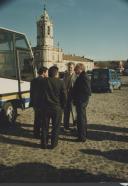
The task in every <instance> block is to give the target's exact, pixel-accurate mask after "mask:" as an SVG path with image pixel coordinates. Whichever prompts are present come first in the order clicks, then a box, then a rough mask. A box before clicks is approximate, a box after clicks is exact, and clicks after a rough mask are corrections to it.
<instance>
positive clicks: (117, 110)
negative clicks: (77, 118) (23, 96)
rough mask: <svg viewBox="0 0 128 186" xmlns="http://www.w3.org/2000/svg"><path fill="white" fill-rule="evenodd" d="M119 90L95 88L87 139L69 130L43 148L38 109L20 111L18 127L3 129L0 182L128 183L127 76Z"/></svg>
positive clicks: (88, 110) (89, 113) (0, 153)
mask: <svg viewBox="0 0 128 186" xmlns="http://www.w3.org/2000/svg"><path fill="white" fill-rule="evenodd" d="M122 81H123V84H124V86H123V87H122V89H121V90H115V91H114V93H95V94H94V93H93V94H92V96H91V98H90V102H89V105H88V109H87V115H88V139H87V141H86V142H84V143H82V142H77V136H76V132H75V130H74V127H73V125H72V124H71V129H72V130H71V131H69V132H66V133H64V132H63V130H62V129H63V126H61V131H60V139H59V144H58V146H57V147H56V148H55V149H53V150H50V149H47V150H43V149H41V148H40V141H39V140H37V139H34V138H33V133H32V129H33V110H32V109H27V110H25V111H19V116H18V118H17V123H16V126H8V127H7V126H6V127H2V128H1V129H0V182H20V183H21V182H49V183H50V182H77V183H78V182H128V76H127V77H123V79H122Z"/></svg>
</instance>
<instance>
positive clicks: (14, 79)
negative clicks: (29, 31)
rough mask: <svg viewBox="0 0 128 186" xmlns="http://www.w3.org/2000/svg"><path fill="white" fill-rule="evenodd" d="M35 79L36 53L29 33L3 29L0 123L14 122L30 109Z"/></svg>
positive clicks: (0, 58)
mask: <svg viewBox="0 0 128 186" xmlns="http://www.w3.org/2000/svg"><path fill="white" fill-rule="evenodd" d="M33 78H34V63H33V53H32V49H31V47H30V45H29V42H28V40H27V37H26V36H25V34H23V33H20V32H16V31H12V30H9V29H5V28H0V122H3V121H4V120H8V121H9V122H14V121H15V119H16V116H17V108H28V107H29V102H30V93H29V91H30V81H31V80H32V79H33Z"/></svg>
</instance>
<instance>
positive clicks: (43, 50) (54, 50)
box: [34, 5, 63, 68]
mask: <svg viewBox="0 0 128 186" xmlns="http://www.w3.org/2000/svg"><path fill="white" fill-rule="evenodd" d="M36 24H37V45H36V47H35V50H34V56H35V63H36V64H37V66H38V67H41V66H46V67H47V68H49V67H50V66H52V65H54V64H58V66H59V64H60V63H61V62H62V60H63V50H62V49H60V48H59V45H58V47H55V46H54V37H53V21H52V19H51V18H49V15H48V12H47V10H46V5H44V9H43V13H42V15H41V16H40V18H39V20H38V21H37V22H36Z"/></svg>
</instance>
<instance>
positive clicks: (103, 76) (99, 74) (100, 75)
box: [93, 70, 108, 80]
mask: <svg viewBox="0 0 128 186" xmlns="http://www.w3.org/2000/svg"><path fill="white" fill-rule="evenodd" d="M93 79H94V80H107V79H108V72H107V71H104V70H103V71H101V70H95V71H93Z"/></svg>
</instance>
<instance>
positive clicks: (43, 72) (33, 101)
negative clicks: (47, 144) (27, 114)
mask: <svg viewBox="0 0 128 186" xmlns="http://www.w3.org/2000/svg"><path fill="white" fill-rule="evenodd" d="M46 77H48V69H47V68H46V67H41V68H40V69H39V70H38V77H36V78H34V79H33V80H32V81H31V84H30V106H31V107H33V109H34V129H33V132H34V136H35V138H40V129H41V119H42V117H41V111H40V84H41V81H42V79H43V78H46Z"/></svg>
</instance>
